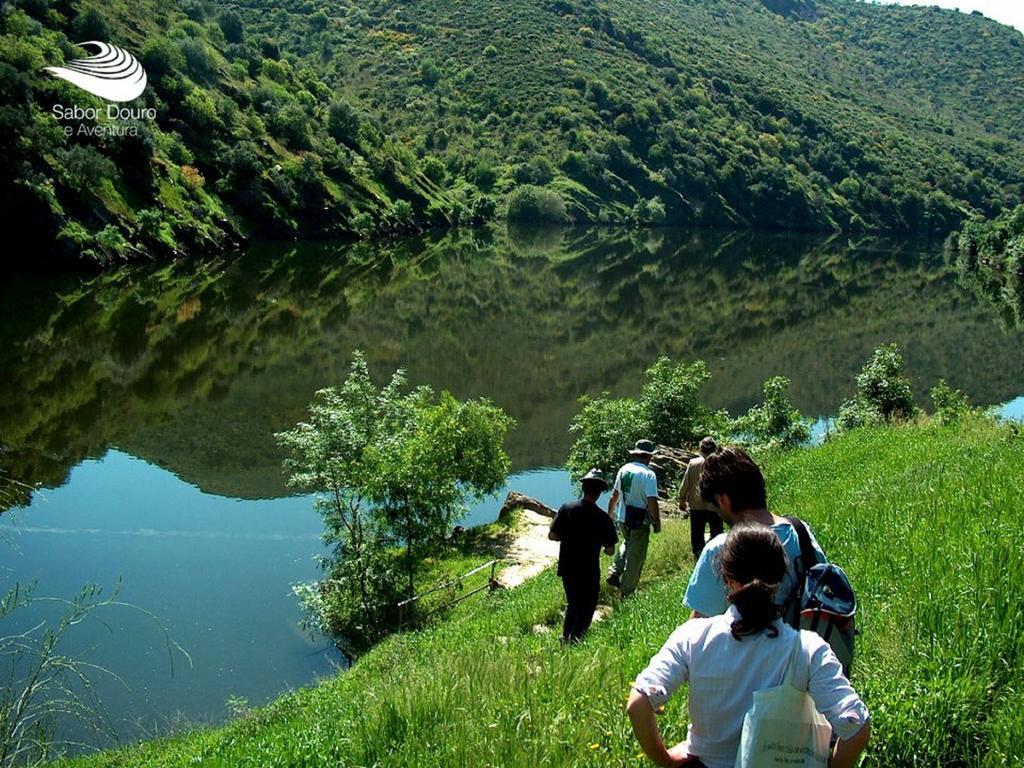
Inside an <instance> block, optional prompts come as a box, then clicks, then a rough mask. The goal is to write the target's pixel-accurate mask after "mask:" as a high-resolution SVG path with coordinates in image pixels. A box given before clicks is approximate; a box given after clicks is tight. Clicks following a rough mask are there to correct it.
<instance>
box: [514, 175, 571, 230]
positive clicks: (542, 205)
mask: <svg viewBox="0 0 1024 768" xmlns="http://www.w3.org/2000/svg"><path fill="white" fill-rule="evenodd" d="M507 217H508V220H509V221H511V222H532V223H544V224H563V223H565V222H566V221H567V220H568V217H567V215H566V212H565V203H564V202H562V198H561V197H559V196H558V193H557V192H554V191H552V190H550V189H544V188H542V187H535V186H533V185H530V184H525V185H523V186H521V187H516V188H515V190H514V191H513V192H512V194H511V195H509V196H508V214H507Z"/></svg>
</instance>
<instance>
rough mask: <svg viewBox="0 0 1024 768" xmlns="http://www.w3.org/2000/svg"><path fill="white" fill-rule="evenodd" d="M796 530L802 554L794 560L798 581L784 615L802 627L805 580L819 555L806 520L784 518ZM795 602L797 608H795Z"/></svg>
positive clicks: (793, 625)
mask: <svg viewBox="0 0 1024 768" xmlns="http://www.w3.org/2000/svg"><path fill="white" fill-rule="evenodd" d="M783 519H784V520H786V521H787V522H788V523H789V524H790V525H792V526H793V528H794V530H796V537H797V540H798V541H799V542H800V556H799V557H798V558H796V560H794V561H793V571H794V573H795V576H796V583H795V584H794V585H793V589H792V591H791V592H790V593H789V596H788V597H787V598H786V602H785V603H784V604H783V617H784V618H786V620H788V622H789V624H790V626H791V627H793V628H794V629H799V628H800V604H801V602H802V601H803V596H804V580H805V578H806V576H807V572H808V571H809V570H810V569H811V566H812V565H814V563H816V562H817V561H818V556H817V554H816V553H815V551H814V545H813V544H811V534H810V533H808V531H807V526H806V525H805V524H804V521H803V520H801V519H800V518H798V517H789V516H787V517H785V518H783ZM794 604H795V606H796V607H795V608H794Z"/></svg>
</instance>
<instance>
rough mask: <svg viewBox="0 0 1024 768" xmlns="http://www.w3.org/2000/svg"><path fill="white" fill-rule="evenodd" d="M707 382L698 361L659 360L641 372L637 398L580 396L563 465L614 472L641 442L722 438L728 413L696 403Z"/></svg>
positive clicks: (575, 470)
mask: <svg viewBox="0 0 1024 768" xmlns="http://www.w3.org/2000/svg"><path fill="white" fill-rule="evenodd" d="M710 378H711V375H710V373H708V369H707V366H706V365H705V364H704V362H703V361H700V360H698V361H696V362H693V363H690V364H688V365H687V364H685V363H674V362H673V361H672V360H670V359H669V358H667V357H662V358H659V359H658V361H657V362H655V363H654V365H652V366H651V367H650V368H648V369H647V371H646V372H645V381H644V384H643V386H642V388H641V390H640V396H639V398H631V397H623V398H610V397H608V396H607V395H604V396H601V397H597V398H590V397H587V396H584V397H582V398H580V404H581V406H582V407H581V409H580V413H579V414H577V416H576V418H575V419H573V422H572V425H571V426H570V427H569V431H570V432H573V433H574V434H575V435H576V439H575V441H574V442H573V445H572V447H571V448H570V450H569V458H568V460H567V461H566V466H567V467H568V468H569V470H570V471H571V472H573V473H574V474H578V473H581V472H586V471H587V470H588V469H590V468H591V467H597V468H599V469H602V470H604V471H606V472H613V471H614V470H615V469H617V468H618V466H619V465H620V464H622V462H623V460H624V459H625V456H626V452H627V451H628V450H629V449H630V448H632V447H633V444H634V443H635V442H636V441H637V440H640V439H641V438H647V439H650V440H653V441H654V442H656V443H661V444H663V445H671V446H684V445H692V444H694V443H696V442H697V441H699V440H700V439H701V438H702V437H704V436H705V435H709V434H710V435H721V434H722V433H723V432H724V431H725V429H726V426H727V422H728V417H727V415H726V414H725V413H724V412H722V411H713V410H712V409H711V408H709V407H708V406H706V405H705V404H704V403H702V402H701V400H700V391H701V389H702V388H703V386H704V385H705V384H706V383H707V381H708V380H709V379H710Z"/></svg>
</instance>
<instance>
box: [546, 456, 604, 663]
mask: <svg viewBox="0 0 1024 768" xmlns="http://www.w3.org/2000/svg"><path fill="white" fill-rule="evenodd" d="M581 484H582V486H583V498H582V499H580V500H579V501H573V502H570V503H568V504H563V505H562V506H561V507H560V508H559V510H558V513H557V514H556V515H555V519H554V520H552V521H551V530H550V531H549V532H548V538H549V539H551V540H552V541H557V542H560V543H561V546H560V547H559V549H558V575H559V576H561V577H562V586H563V587H564V588H565V598H566V601H567V603H568V605H567V606H566V609H565V624H564V625H563V626H562V642H563V643H578V642H579V641H580V639H581V638H582V637H583V635H584V634H585V633H586V631H587V629H588V628H589V627H590V622H591V621H592V620H593V618H594V609H595V608H597V596H598V593H599V592H600V590H601V561H600V554H601V549H604V553H605V554H606V555H610V554H613V553H614V552H615V544H616V543H617V542H618V540H619V537H618V536H617V535H616V533H615V524H614V523H613V522H612V519H611V518H610V517H608V514H607V513H606V512H605V511H604V510H603V509H601V508H600V507H599V506H597V503H596V502H597V500H598V498H600V496H601V494H602V493H604V492H605V491H607V490H608V483H607V482H606V481H605V479H604V478H603V477H602V476H601V473H600V472H599V471H598V470H596V469H592V470H590V472H588V473H587V474H586V475H585V476H584V478H583V480H582V481H581Z"/></svg>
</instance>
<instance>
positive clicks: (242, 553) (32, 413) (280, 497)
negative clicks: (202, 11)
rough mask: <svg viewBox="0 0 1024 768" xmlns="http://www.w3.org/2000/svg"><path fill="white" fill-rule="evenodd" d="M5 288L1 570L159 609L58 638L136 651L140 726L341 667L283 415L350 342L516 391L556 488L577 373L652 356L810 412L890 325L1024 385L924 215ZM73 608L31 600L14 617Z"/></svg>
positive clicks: (631, 375) (560, 483)
mask: <svg viewBox="0 0 1024 768" xmlns="http://www.w3.org/2000/svg"><path fill="white" fill-rule="evenodd" d="M0 299H2V303H0V341H2V347H0V366H2V371H3V375H2V378H0V449H2V452H0V469H2V470H3V472H4V473H6V474H7V475H8V476H10V477H13V478H16V479H17V480H20V481H21V482H24V483H27V484H30V485H32V486H34V487H36V488H37V490H36V491H34V492H32V493H31V494H25V495H24V496H23V497H22V498H20V499H16V500H14V501H13V502H12V501H10V500H8V504H7V505H6V506H7V507H9V508H8V509H7V510H6V511H4V512H3V515H2V517H0V575H2V579H3V586H4V588H5V591H6V589H8V588H10V587H11V586H13V584H14V583H16V582H18V583H22V584H25V583H29V582H33V581H34V582H35V583H36V593H37V594H38V595H46V596H56V597H63V598H70V597H73V596H74V595H75V594H77V592H78V590H79V589H80V588H81V587H82V586H83V585H85V584H96V585H99V586H100V587H102V588H103V589H104V594H109V593H110V592H111V591H112V590H113V589H115V588H116V589H118V590H119V591H118V599H119V600H122V601H124V602H127V603H131V604H132V605H134V606H138V608H141V609H145V611H148V612H150V613H151V614H152V616H150V615H148V614H145V613H143V612H142V611H140V610H136V609H133V608H124V607H109V608H105V609H103V610H102V612H101V613H102V615H101V616H100V617H99V618H102V619H103V622H99V621H88V622H85V623H83V624H82V625H80V626H78V627H75V628H74V631H73V632H71V633H70V634H69V635H68V638H67V643H66V647H65V648H64V650H65V652H67V653H68V654H69V655H73V656H76V657H79V658H84V659H85V660H87V661H89V662H90V663H94V664H97V665H100V666H103V667H105V668H107V669H109V670H110V672H112V673H114V674H116V675H117V676H118V678H119V679H114V678H113V677H112V676H109V675H105V674H101V675H99V676H98V677H97V680H96V682H97V692H98V695H99V698H100V700H101V701H102V703H103V706H104V710H105V712H106V713H107V715H108V716H109V719H110V724H111V726H112V730H113V731H114V732H115V733H116V735H117V737H118V738H119V739H121V740H130V739H134V738H139V737H141V736H147V735H152V734H155V733H163V732H166V731H168V730H170V729H173V728H175V727H178V726H181V725H185V724H196V723H215V722H219V721H222V720H223V719H224V718H225V717H227V716H228V714H229V711H230V707H229V706H228V704H227V701H228V699H229V698H232V697H241V698H242V699H245V700H246V701H248V702H249V703H250V704H252V705H256V704H260V703H263V702H265V701H267V700H269V699H271V698H273V697H275V696H276V695H278V694H280V693H281V692H283V691H285V690H288V689H289V688H294V687H298V686H302V685H306V684H308V683H310V682H312V681H313V680H315V679H316V678H317V677H318V676H323V675H329V674H332V673H333V672H334V671H335V670H336V668H337V665H338V664H339V663H340V662H339V659H338V657H337V655H336V654H335V653H333V652H332V650H331V649H330V647H329V646H330V644H329V643H328V642H327V640H326V639H324V638H322V637H310V636H308V635H307V634H306V633H304V632H303V631H302V629H301V627H300V623H299V621H300V615H299V611H298V608H297V605H296V602H295V599H294V597H293V596H292V595H291V592H290V589H291V585H292V584H294V583H296V582H299V581H303V580H308V579H311V578H314V577H315V576H316V575H317V566H316V563H315V556H316V555H317V554H319V553H320V552H321V549H322V547H321V544H320V541H319V533H320V530H321V525H320V521H319V519H318V518H317V516H316V514H315V513H314V512H313V509H312V504H311V500H310V498H309V497H307V496H303V495H295V494H293V493H292V492H291V491H290V490H289V489H288V488H287V487H286V486H285V484H284V482H283V478H282V475H281V471H280V464H281V455H280V453H279V452H278V449H277V448H276V446H275V443H274V439H273V433H274V432H275V431H278V430H281V429H285V428H287V427H289V426H291V425H292V424H294V423H295V422H296V421H297V420H299V419H300V418H301V417H302V415H303V412H304V409H305V407H306V405H307V403H308V402H309V400H310V398H311V397H312V395H313V393H314V392H315V391H316V390H317V389H318V388H320V387H324V386H328V385H331V384H336V383H339V382H340V380H341V378H342V377H343V376H344V373H345V371H346V369H347V367H348V363H349V360H350V356H351V352H352V350H353V349H356V348H359V349H362V350H363V351H364V352H365V354H366V356H367V359H368V360H369V362H370V365H371V370H372V371H373V372H374V373H375V374H376V375H378V376H380V377H381V378H382V379H383V378H384V377H385V376H387V375H388V374H389V373H390V372H391V371H392V370H394V369H395V368H396V367H404V368H406V370H407V372H408V378H409V380H410V382H412V383H414V384H429V385H432V386H433V387H435V388H438V389H448V390H450V391H451V392H452V393H453V394H455V395H456V396H458V397H471V396H485V397H489V398H491V399H492V400H494V401H495V402H496V403H497V404H498V405H500V406H502V407H503V408H505V409H506V410H507V411H508V412H509V413H510V414H511V415H512V416H513V417H514V418H515V419H516V420H517V422H518V426H517V428H516V430H515V431H514V432H513V434H512V435H511V437H510V439H509V442H508V450H509V453H510V455H511V457H512V462H513V475H512V476H511V477H510V478H509V482H508V486H509V487H510V488H515V489H517V490H520V491H523V492H525V493H529V494H531V495H534V496H537V497H539V498H541V499H542V500H544V501H547V502H548V503H550V504H557V503H559V502H560V501H562V500H564V499H565V498H566V497H567V495H568V494H569V492H570V484H569V478H568V476H567V475H566V474H565V473H564V472H563V471H561V470H559V469H556V468H555V469H553V468H554V467H557V466H558V465H560V464H561V462H562V461H563V460H564V457H565V454H566V451H567V449H568V446H569V444H570V441H571V437H570V435H569V433H568V431H567V427H568V425H569V423H570V421H571V419H572V417H573V415H574V413H575V412H576V410H577V398H578V397H579V396H580V395H582V394H598V393H600V392H603V391H609V392H611V393H613V394H630V393H635V392H636V390H637V388H638V387H639V385H640V382H641V380H642V374H643V370H644V368H645V367H646V366H647V365H649V364H650V363H651V362H653V361H654V360H655V359H656V358H657V357H658V356H659V355H668V356H671V357H673V358H675V359H678V360H687V359H695V358H700V359H703V360H705V361H706V362H707V363H708V365H709V367H710V370H711V372H712V381H711V384H710V385H709V386H708V387H707V390H706V393H705V396H706V400H707V401H708V403H709V404H711V405H713V406H716V407H723V408H728V409H729V410H730V411H731V412H733V413H734V414H735V413H738V412H742V411H743V410H745V409H746V408H748V407H749V406H750V405H752V404H754V403H755V402H757V400H758V395H759V391H760V385H761V383H762V382H763V381H764V380H765V379H766V378H768V377H769V376H772V375H776V374H779V375H784V376H788V377H789V378H790V379H792V382H793V383H792V387H791V394H792V397H793V400H794V402H795V404H796V405H797V407H799V408H800V409H801V411H802V412H803V413H804V415H805V416H808V417H810V418H812V419H815V420H818V421H819V425H820V424H821V423H822V420H824V419H826V418H827V417H829V416H830V415H831V414H834V413H835V412H836V410H837V408H838V406H839V404H840V402H841V401H842V400H843V399H844V398H845V397H847V396H848V395H849V394H850V392H851V389H852V386H853V376H854V374H855V373H856V371H857V370H858V369H859V368H860V366H861V365H862V364H863V362H864V360H865V359H866V358H867V357H868V355H869V354H870V353H871V351H872V349H873V348H874V347H876V346H877V345H878V344H880V343H883V342H889V341H895V342H897V343H899V344H900V346H901V348H902V349H903V352H904V356H905V359H906V361H907V369H908V373H909V375H910V377H911V379H912V381H913V382H914V385H915V389H916V393H917V395H918V400H919V402H920V403H922V404H923V405H925V406H929V407H930V403H929V402H928V400H927V397H926V393H927V390H928V389H929V388H930V387H931V386H932V385H933V384H934V383H935V381H936V380H937V379H938V378H940V377H942V378H945V379H946V380H947V381H948V382H949V383H950V384H951V385H952V386H954V387H957V388H960V389H963V390H964V391H966V392H967V393H968V394H969V395H970V397H971V400H972V401H973V402H974V403H976V404H985V405H989V404H1003V403H1008V405H1007V406H1005V412H1006V413H1007V414H1008V415H1017V416H1020V415H1022V413H1024V399H1021V396H1022V394H1024V357H1022V356H1021V355H1019V354H1015V353H1013V352H1012V351H1013V350H1019V349H1021V347H1022V344H1021V342H1022V341H1024V336H1022V334H1021V333H1020V332H1014V331H1010V330H1007V329H1005V328H1003V327H1001V326H1000V324H999V321H998V319H997V313H996V312H995V311H994V310H993V309H992V308H991V307H989V306H988V305H987V304H986V303H985V302H984V301H983V300H979V299H977V298H975V297H974V295H973V294H972V293H971V292H970V290H969V289H968V288H966V287H964V286H961V285H958V283H957V279H956V276H955V272H954V271H953V270H952V269H951V268H950V267H949V266H947V265H946V263H945V261H944V259H943V254H942V252H941V248H940V247H939V246H937V245H935V244H929V243H920V242H908V241H899V240H882V239H877V238H864V239H851V238H849V237H845V236H844V237H841V238H840V237H836V238H831V239H821V238H815V237H809V236H803V235H792V234H788V235H787V234H771V233H768V234H766V233H750V232H746V233H729V232H714V231H693V230H655V231H643V232H637V233H624V232H621V231H616V232H608V231H601V230H586V231H572V230H525V231H513V232H506V231H504V230H473V231H458V232H453V233H448V234H446V235H429V236H423V237H419V238H411V239H404V240H401V241H397V242H392V243H386V244H373V245H370V244H358V245H337V244H299V245H273V246H270V245H267V246H262V245H261V246H255V247H252V248H250V249H249V250H248V251H246V252H245V253H243V254H240V255H237V256H235V257H232V258H225V259H215V260H212V261H202V262H199V261H197V262H193V263H181V264H172V265H163V266H143V267H133V268H130V269H124V270H121V271H118V272H113V273H107V274H103V275H101V276H98V277H97V276H88V275H87V276H83V275H62V276H58V277H39V276H35V277H19V278H13V279H8V280H6V281H5V282H4V284H3V286H2V288H0ZM499 496H500V495H499ZM499 504H500V498H495V499H490V500H486V501H484V502H482V503H480V504H477V505H475V506H474V507H473V508H472V509H470V510H467V516H466V522H467V523H469V524H472V523H479V522H483V521H486V520H488V519H491V518H493V516H494V515H495V513H496V511H497V509H498V506H499ZM57 610H58V608H57V606H55V605H53V604H50V603H39V604H37V605H34V606H31V607H29V608H28V609H25V610H23V611H20V612H19V613H18V614H17V615H15V616H12V617H8V618H7V619H4V620H3V621H4V622H5V624H4V625H3V626H2V627H0V635H5V634H9V633H10V632H13V631H18V630H22V629H27V628H29V627H31V626H34V625H35V623H36V622H38V621H40V620H42V619H45V618H52V617H53V616H54V615H56V612H57ZM153 617H156V619H158V620H159V622H157V620H156V619H154V618H153ZM164 628H166V630H167V632H168V633H169V634H170V636H171V637H173V639H174V640H175V641H176V642H177V643H178V644H180V646H181V647H182V648H184V649H185V650H186V651H187V652H188V654H189V657H190V662H189V659H186V657H185V656H184V655H183V654H182V653H180V652H179V651H177V650H176V649H174V648H173V647H172V648H171V649H170V650H169V648H168V643H167V638H166V635H165V632H164ZM73 735H74V736H76V737H79V738H82V739H86V740H89V741H93V742H95V741H96V737H95V736H94V735H93V734H90V733H88V732H85V731H84V730H83V729H82V728H81V727H79V728H77V729H74V730H73Z"/></svg>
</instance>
